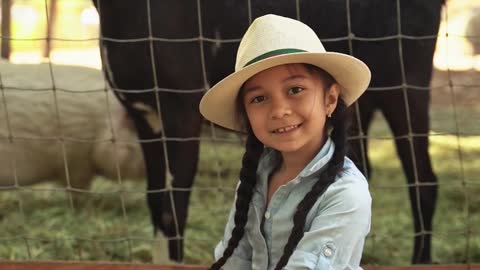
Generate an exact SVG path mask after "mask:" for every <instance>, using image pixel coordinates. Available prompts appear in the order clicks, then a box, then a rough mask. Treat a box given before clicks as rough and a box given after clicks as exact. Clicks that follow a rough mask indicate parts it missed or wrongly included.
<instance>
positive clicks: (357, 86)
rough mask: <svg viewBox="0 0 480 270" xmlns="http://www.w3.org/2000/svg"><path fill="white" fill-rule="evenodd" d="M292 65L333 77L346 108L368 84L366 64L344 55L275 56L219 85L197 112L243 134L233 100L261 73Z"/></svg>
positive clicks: (259, 62)
mask: <svg viewBox="0 0 480 270" xmlns="http://www.w3.org/2000/svg"><path fill="white" fill-rule="evenodd" d="M294 63H305V64H312V65H315V66H317V67H320V68H322V69H323V70H325V71H326V72H328V73H329V74H330V75H332V76H333V77H334V78H335V80H336V81H337V83H338V84H340V86H341V88H342V90H341V92H340V96H341V98H342V99H343V101H344V102H345V103H346V105H347V106H349V105H351V104H352V103H353V102H354V101H355V100H357V99H358V98H359V97H360V95H361V94H362V93H363V92H364V91H365V90H366V89H367V87H368V84H369V83H370V78H371V73H370V70H369V69H368V67H367V65H365V63H363V62H362V61H360V60H359V59H357V58H355V57H352V56H350V55H347V54H342V53H336V52H322V53H311V52H305V53H292V54H284V55H278V56H274V57H270V58H266V59H264V60H261V61H258V62H256V63H254V64H251V65H249V66H247V67H245V68H243V69H241V70H239V71H237V72H234V73H232V74H230V75H229V76H227V77H225V78H224V79H223V80H221V81H220V82H218V83H217V84H216V85H214V86H213V87H212V88H210V90H208V91H207V92H206V93H205V95H204V96H203V98H202V100H201V101H200V107H199V108H200V113H201V114H202V115H203V116H204V117H205V118H206V119H208V120H210V121H211V122H213V123H215V124H217V125H220V126H222V127H225V128H228V129H232V130H235V131H242V132H244V130H243V127H242V126H241V124H240V123H239V121H238V120H239V119H238V117H237V116H236V114H237V112H236V99H237V96H238V92H239V90H240V88H241V87H242V85H243V84H244V83H245V82H246V81H247V80H248V79H249V78H251V77H252V76H254V75H255V74H257V73H259V72H261V71H263V70H266V69H269V68H271V67H275V66H278V65H283V64H294Z"/></svg>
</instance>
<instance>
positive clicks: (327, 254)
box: [323, 247, 333, 257]
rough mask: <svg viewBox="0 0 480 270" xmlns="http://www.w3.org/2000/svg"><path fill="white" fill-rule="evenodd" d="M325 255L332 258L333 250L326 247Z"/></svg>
mask: <svg viewBox="0 0 480 270" xmlns="http://www.w3.org/2000/svg"><path fill="white" fill-rule="evenodd" d="M323 255H325V257H331V256H332V255H333V251H332V249H331V248H329V247H325V248H324V249H323Z"/></svg>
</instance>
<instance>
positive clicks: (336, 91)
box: [325, 83, 340, 117]
mask: <svg viewBox="0 0 480 270" xmlns="http://www.w3.org/2000/svg"><path fill="white" fill-rule="evenodd" d="M339 95H340V85H338V83H333V84H332V85H331V86H330V88H329V89H328V91H327V92H326V93H325V111H326V113H327V116H328V117H331V116H332V113H333V111H335V108H336V107H337V102H338V96H339Z"/></svg>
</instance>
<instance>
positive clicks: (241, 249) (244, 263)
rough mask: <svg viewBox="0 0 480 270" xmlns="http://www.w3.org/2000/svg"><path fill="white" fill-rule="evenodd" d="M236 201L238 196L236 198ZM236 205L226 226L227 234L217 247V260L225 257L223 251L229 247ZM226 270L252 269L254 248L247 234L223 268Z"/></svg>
mask: <svg viewBox="0 0 480 270" xmlns="http://www.w3.org/2000/svg"><path fill="white" fill-rule="evenodd" d="M235 201H236V196H235ZM234 217H235V204H234V205H233V207H232V209H231V210H230V214H229V217H228V221H227V225H226V226H225V233H224V237H223V239H222V240H221V241H220V242H219V243H218V244H217V246H216V247H215V260H218V259H219V258H221V257H222V256H223V251H224V250H225V248H226V247H227V245H228V241H229V240H230V238H231V235H232V231H233V228H234V227H235V221H234ZM222 269H224V270H236V269H239V270H249V269H252V247H251V245H250V243H249V241H248V237H247V233H246V232H245V233H244V235H243V237H242V239H241V240H240V242H239V243H238V246H237V248H236V249H235V250H234V251H233V254H232V256H230V258H228V260H227V262H226V263H225V264H224V266H223V267H222Z"/></svg>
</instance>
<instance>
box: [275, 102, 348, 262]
mask: <svg viewBox="0 0 480 270" xmlns="http://www.w3.org/2000/svg"><path fill="white" fill-rule="evenodd" d="M346 116H347V115H346V106H345V103H344V102H343V100H342V99H338V103H337V107H336V109H335V111H334V112H333V114H332V117H331V118H330V119H329V124H330V125H331V127H333V130H332V133H331V135H330V136H331V137H332V140H333V142H334V144H335V152H334V153H333V156H332V159H331V160H330V161H329V162H328V165H327V168H326V169H325V170H324V171H323V172H322V173H321V174H320V176H319V180H318V181H317V182H316V183H315V185H313V187H312V189H311V190H310V191H309V192H308V193H307V195H305V198H303V200H302V201H301V202H300V203H299V204H298V206H297V211H296V212H295V214H294V216H293V228H292V232H291V233H290V237H289V238H288V242H287V244H286V245H285V248H284V249H283V255H282V257H280V259H279V261H278V263H277V266H276V267H275V270H280V269H282V268H283V267H284V266H285V265H286V264H287V262H288V260H289V259H290V256H291V255H292V253H293V251H294V250H295V248H296V247H297V245H298V242H300V239H302V237H303V228H304V227H305V221H306V217H307V214H308V212H309V211H310V209H311V208H312V206H313V205H314V204H315V202H316V201H317V199H318V198H319V197H320V195H322V193H323V192H324V191H325V190H326V189H327V187H328V186H329V185H330V184H331V183H333V181H334V180H335V176H336V175H337V174H338V173H340V172H341V170H342V168H343V163H344V159H345V153H346V149H345V148H346V143H347V135H346V126H347V121H346ZM326 127H328V126H326Z"/></svg>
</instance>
